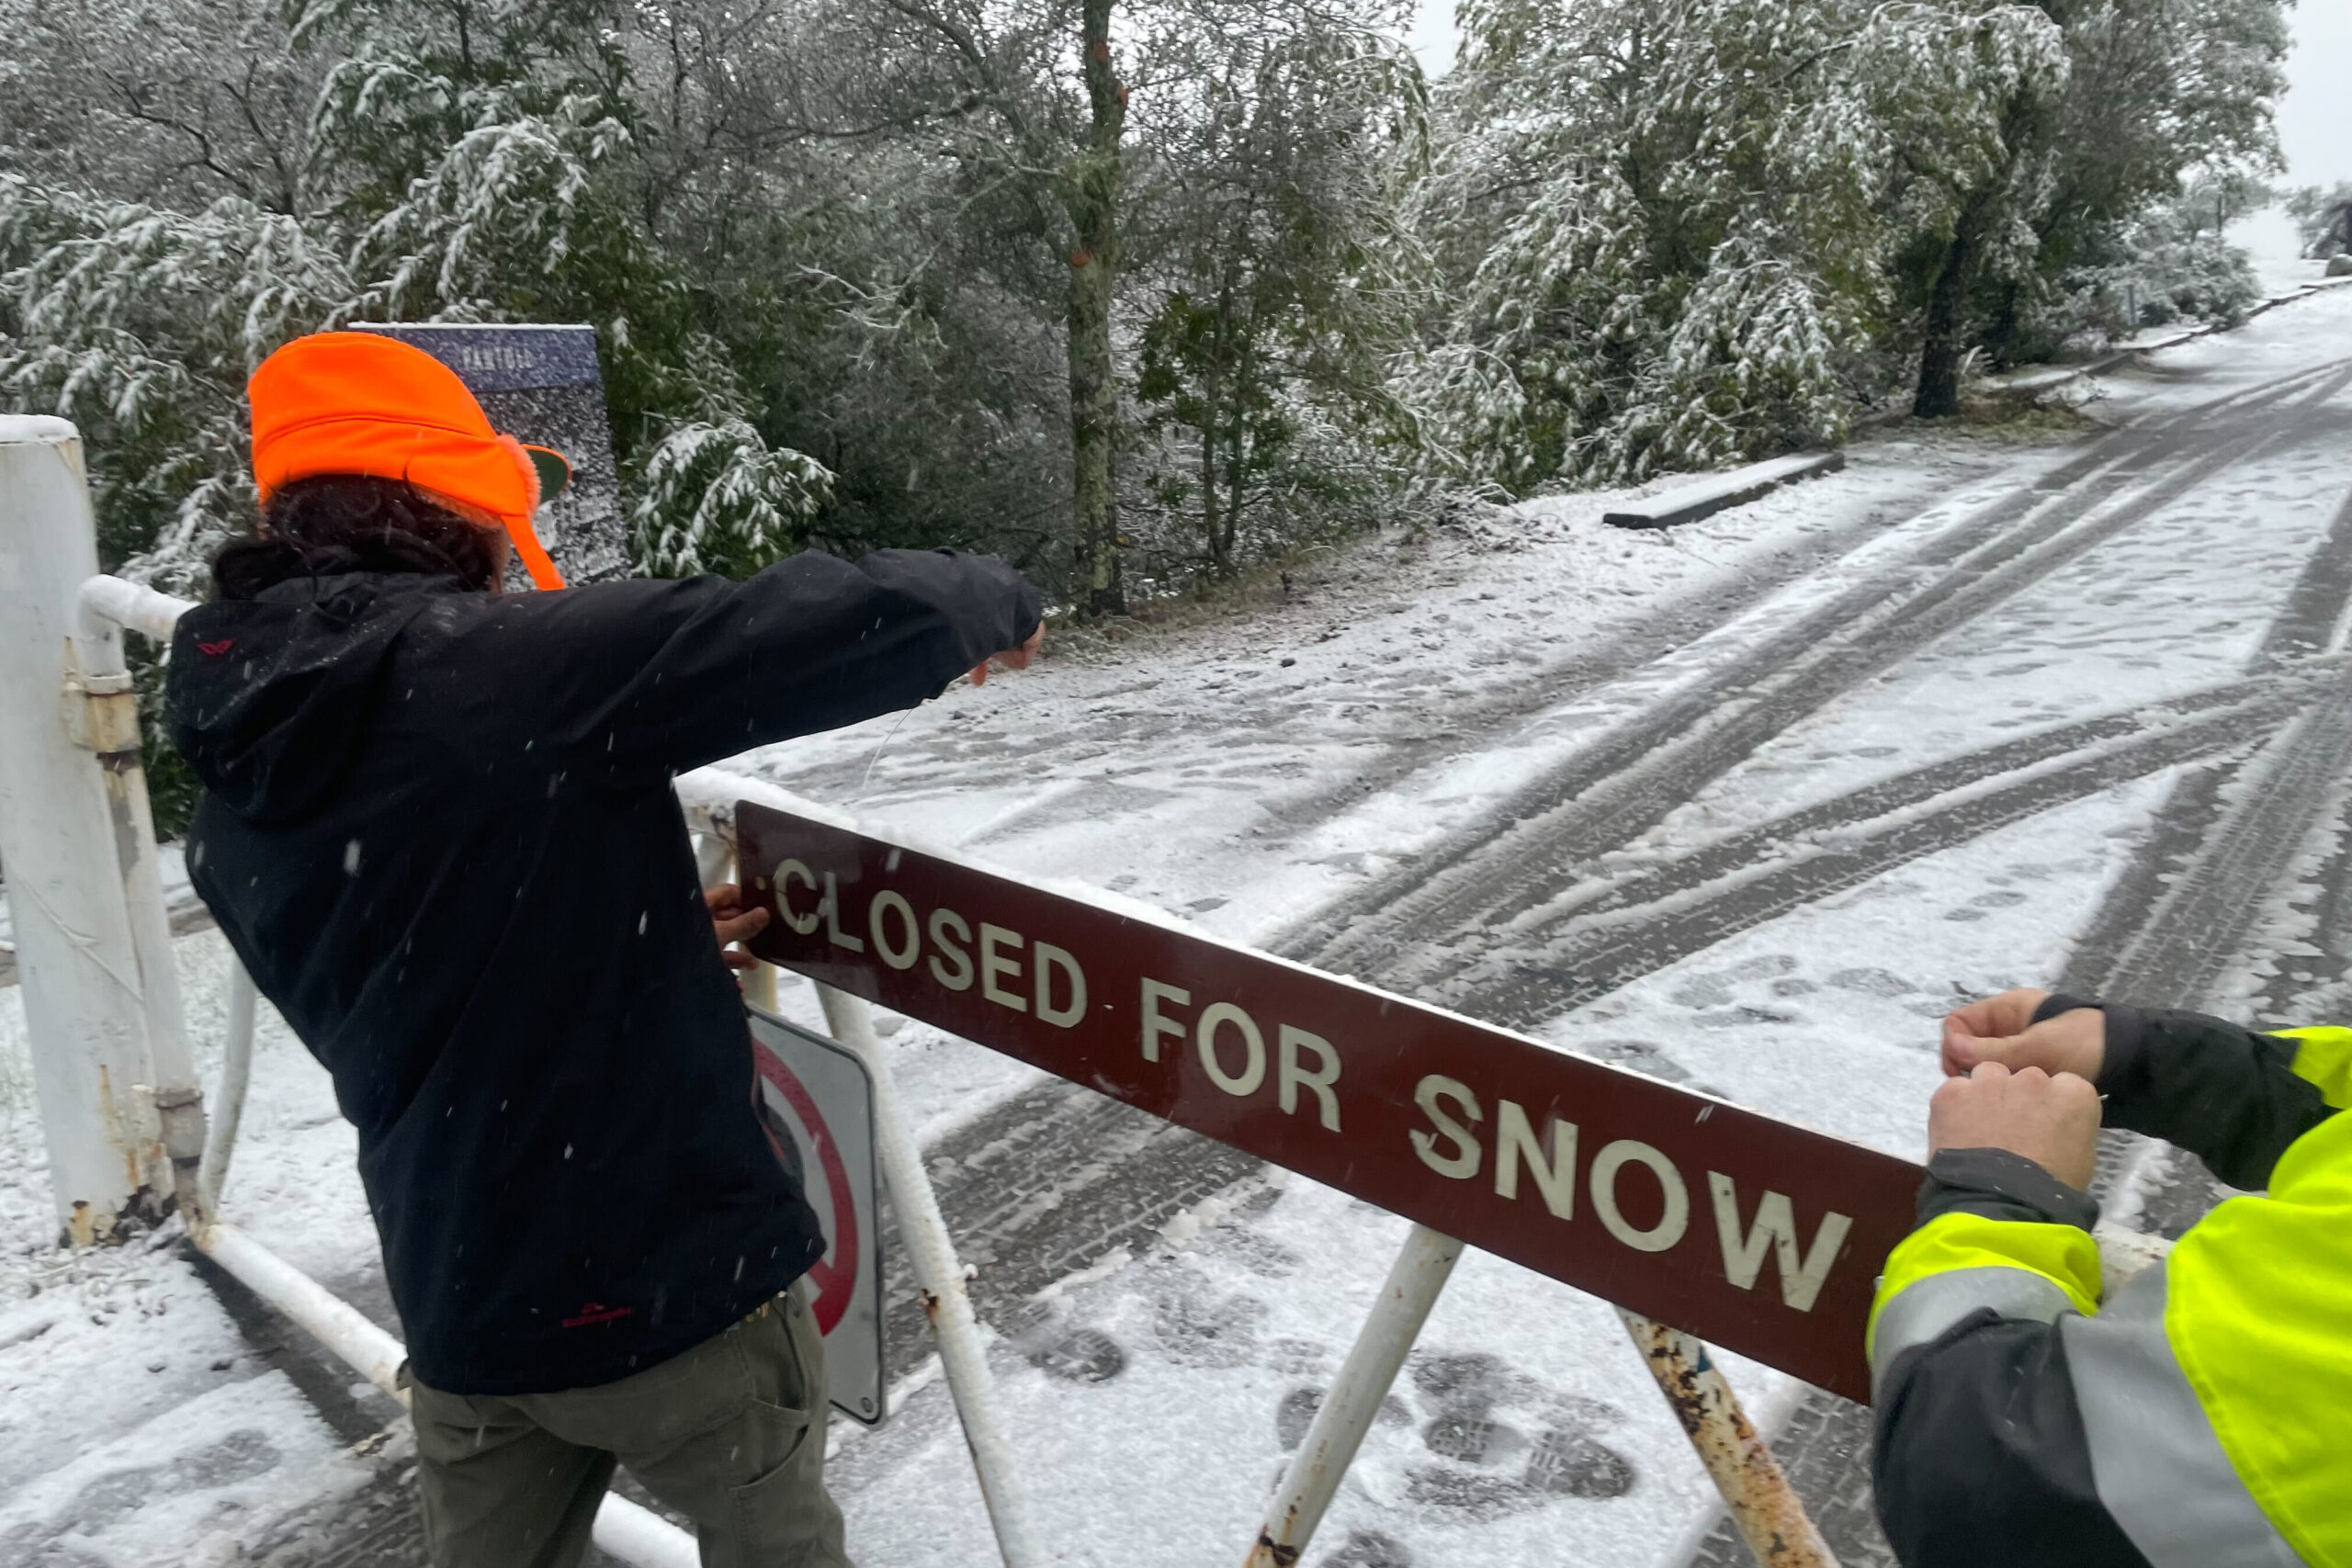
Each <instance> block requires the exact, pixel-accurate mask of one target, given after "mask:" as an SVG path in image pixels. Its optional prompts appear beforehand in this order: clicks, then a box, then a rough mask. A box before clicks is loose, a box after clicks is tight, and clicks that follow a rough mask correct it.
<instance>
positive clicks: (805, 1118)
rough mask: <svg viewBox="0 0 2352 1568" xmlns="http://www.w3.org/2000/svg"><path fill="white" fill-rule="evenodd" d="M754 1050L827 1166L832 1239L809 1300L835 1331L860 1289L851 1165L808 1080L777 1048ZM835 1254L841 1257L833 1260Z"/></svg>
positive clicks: (826, 1330) (812, 1275) (813, 1270)
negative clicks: (802, 1078)
mask: <svg viewBox="0 0 2352 1568" xmlns="http://www.w3.org/2000/svg"><path fill="white" fill-rule="evenodd" d="M752 1055H754V1056H756V1057H758V1058H759V1064H760V1076H761V1077H763V1078H765V1079H767V1081H768V1082H770V1083H772V1084H774V1085H775V1090H776V1092H777V1093H778V1094H781V1095H782V1096H784V1100H785V1103H786V1104H787V1105H789V1106H791V1107H792V1113H793V1114H794V1115H795V1116H797V1117H798V1118H799V1119H800V1125H801V1126H802V1127H804V1128H806V1129H807V1130H808V1133H809V1141H810V1142H811V1143H813V1144H815V1145H817V1163H818V1164H819V1165H820V1166H821V1167H823V1168H824V1172H825V1191H826V1194H827V1195H828V1196H829V1197H830V1198H831V1201H832V1203H831V1206H832V1211H833V1239H832V1245H831V1247H827V1248H826V1250H825V1256H824V1257H822V1258H819V1259H818V1260H817V1261H816V1262H815V1263H814V1264H812V1265H811V1266H810V1267H809V1284H810V1285H811V1286H812V1287H813V1288H814V1289H815V1291H816V1292H817V1299H816V1300H815V1301H814V1302H813V1303H810V1309H811V1310H812V1311H814V1312H815V1313H816V1314H817V1332H818V1333H820V1334H831V1332H832V1331H833V1325H835V1324H837V1323H839V1322H840V1321H841V1320H842V1314H843V1313H846V1312H847V1311H849V1302H850V1297H852V1296H853V1295H854V1294H856V1293H857V1258H858V1251H857V1242H858V1236H857V1204H856V1203H855V1202H854V1201H853V1200H852V1199H851V1197H850V1191H849V1167H848V1165H847V1163H846V1162H844V1161H843V1160H842V1151H841V1145H838V1144H836V1143H835V1142H834V1141H833V1130H832V1129H831V1127H828V1126H826V1125H825V1118H824V1117H823V1116H822V1115H821V1114H820V1112H819V1111H818V1110H817V1100H816V1097H815V1096H813V1095H811V1094H810V1093H809V1089H808V1086H807V1085H805V1084H803V1083H802V1082H801V1081H800V1079H799V1077H798V1076H797V1075H796V1074H795V1073H794V1072H793V1070H792V1069H791V1068H790V1067H787V1066H785V1065H784V1064H783V1063H782V1062H781V1061H779V1060H777V1059H776V1056H775V1053H774V1052H772V1051H763V1050H754V1051H753V1052H752ZM802 1196H803V1197H806V1196H807V1194H806V1193H803V1194H802ZM835 1258H840V1259H841V1261H839V1262H835V1261H834V1259H835Z"/></svg>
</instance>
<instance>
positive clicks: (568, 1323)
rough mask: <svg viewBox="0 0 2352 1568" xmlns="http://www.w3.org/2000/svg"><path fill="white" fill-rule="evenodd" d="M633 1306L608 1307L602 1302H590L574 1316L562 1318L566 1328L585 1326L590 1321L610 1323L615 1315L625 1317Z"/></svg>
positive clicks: (632, 1309) (633, 1309)
mask: <svg viewBox="0 0 2352 1568" xmlns="http://www.w3.org/2000/svg"><path fill="white" fill-rule="evenodd" d="M636 1310H637V1309H636V1308H635V1307H608V1306H606V1305H605V1303H602V1302H590V1303H587V1304H586V1305H584V1306H582V1308H581V1309H580V1313H579V1315H578V1316H576V1317H567V1318H565V1319H564V1320H563V1325H564V1326H565V1327H566V1328H585V1327H586V1326H587V1325H590V1324H592V1323H610V1322H612V1321H613V1319H615V1318H616V1317H627V1316H628V1314H631V1313H633V1312H635V1311H636Z"/></svg>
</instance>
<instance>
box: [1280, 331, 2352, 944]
mask: <svg viewBox="0 0 2352 1568" xmlns="http://www.w3.org/2000/svg"><path fill="white" fill-rule="evenodd" d="M2347 382H2352V370H2346V369H2344V368H2343V367H2338V366H2331V367H2324V369H2323V370H2322V371H2321V372H2307V373H2303V374H2300V375H2298V376H2295V377H2290V378H2284V379H2283V380H2281V381H2278V382H2275V383H2272V384H2271V385H2270V386H2269V387H2267V388H2265V389H2260V391H2259V392H2254V393H2248V394H2245V395H2244V396H2243V397H2241V398H2239V399H2237V400H2235V401H2233V402H2232V404H2231V407H2230V410H2229V411H2228V412H2230V413H2231V414H2232V415H2233V417H2232V418H2231V419H2230V420H2229V421H2227V422H2226V423H2224V424H2223V425H2222V427H2221V428H2218V429H2211V430H2199V431H2198V432H2196V433H2195V434H2192V435H2191V436H2189V437H2188V439H2187V441H2186V442H2185V444H2182V445H2176V446H2171V447H2170V448H2169V449H2167V443H2166V437H2168V436H2169V435H2171V434H2172V433H2173V430H2174V428H2175V427H2174V426H2173V425H2172V424H2166V425H2164V426H2158V427H2154V428H2150V429H2133V430H2128V431H2124V432H2120V433H2118V434H2116V435H2113V436H2109V437H2107V438H2105V439H2103V440H2102V441H2100V442H2099V443H2098V446H2095V447H2094V449H2093V450H2092V451H2091V452H2090V453H2087V454H2086V455H2085V456H2084V457H2081V458H2078V459H2076V460H2075V462H2074V463H2072V464H2069V465H2067V466H2066V467H2064V468H2061V469H2059V470H2057V471H2055V472H2054V473H2052V474H2051V475H2049V476H2046V477H2045V478H2044V479H2041V480H2039V481H2037V482H2036V483H2034V484H2031V485H2029V486H2025V487H2022V488H2021V489H2020V490H2018V491H2015V492H2013V493H2012V494H2011V495H2009V496H2007V497H2006V498H2004V499H2003V500H2001V501H1999V502H1995V503H1993V504H1992V505H1990V506H1988V507H1985V508H1983V509H1981V510H1980V511H1978V512H1977V513H1975V514H1973V516H1971V517H1969V518H1968V519H1966V520H1964V521H1963V522H1962V523H1961V524H1959V525H1955V526H1954V527H1952V528H1951V529H1948V530H1946V531H1945V532H1944V533H1943V534H1941V535H1939V536H1937V537H1935V538H1934V539H1931V540H1928V541H1927V542H1925V543H1924V544H1922V545H1921V546H1920V547H1917V549H1915V550H1914V551H1913V552H1912V553H1911V555H1910V556H1909V558H1906V559H1905V561H1904V562H1902V563H1901V564H1900V565H1898V566H1896V567H1895V568H1894V569H1892V570H1887V571H1884V572H1882V573H1881V574H1879V575H1878V576H1876V577H1875V578H1873V579H1871V580H1870V581H1865V582H1863V583H1860V584H1857V585H1856V586H1854V587H1852V588H1850V589H1848V590H1847V591H1846V592H1842V593H1840V594H1838V595H1837V596H1836V597H1835V598H1833V599H1832V600H1831V601H1830V602H1829V603H1827V604H1824V605H1821V606H1818V607H1816V608H1815V609H1814V610H1813V611H1811V612H1809V613H1807V614H1806V615H1804V616H1802V617H1800V618H1799V619H1798V620H1797V621H1796V622H1795V623H1794V624H1792V626H1788V627H1786V628H1784V629H1782V630H1781V631H1779V632H1776V633H1774V634H1772V635H1770V636H1769V637H1766V638H1765V639H1764V640H1763V642H1762V643H1761V644H1760V645H1759V646H1758V648H1756V649H1753V650H1752V651H1751V652H1750V654H1749V656H1748V657H1747V659H1746V660H1744V661H1743V665H1742V669H1743V671H1744V672H1745V673H1744V674H1743V675H1742V677H1741V678H1740V680H1739V682H1738V683H1737V684H1736V685H1726V684H1724V683H1722V682H1695V683H1693V684H1692V685H1691V686H1690V687H1688V688H1686V689H1685V690H1683V691H1682V692H1680V693H1679V694H1675V695H1673V696H1670V697H1668V698H1667V699H1666V700H1665V701H1663V702H1661V703H1658V704H1656V705H1652V706H1651V707H1649V708H1647V709H1645V710H1644V711H1642V712H1640V713H1638V714H1636V715H1634V716H1633V717H1631V718H1630V719H1628V720H1627V721H1625V722H1624V723H1623V724H1622V725H1621V726H1620V727H1619V728H1617V730H1616V731H1615V732H1614V733H1612V734H1611V735H1609V736H1607V737H1605V738H1603V739H1601V740H1600V741H1599V742H1598V743H1597V744H1595V745H1593V746H1591V747H1589V748H1587V749H1585V750H1582V751H1581V752H1579V753H1578V754H1577V755H1576V756H1575V757H1574V758H1572V759H1571V760H1569V761H1567V763H1566V765H1564V766H1563V767H1562V768H1560V769H1559V770H1558V771H1556V772H1555V773H1553V774H1551V775H1550V776H1549V777H1547V778H1545V779H1544V780H1542V781H1540V782H1539V783H1537V784H1533V785H1532V786H1530V787H1529V788H1527V789H1525V790H1522V791H1521V793H1520V794H1519V795H1517V796H1516V797H1514V798H1513V799H1512V800H1511V801H1510V802H1509V803H1508V804H1507V805H1506V806H1505V807H1502V808H1501V809H1500V810H1498V811H1497V812H1495V813H1492V814H1490V815H1489V816H1488V817H1487V818H1485V819H1484V820H1483V821H1482V822H1481V823H1479V824H1478V825H1477V826H1476V827H1474V828H1472V829H1468V830H1467V831H1465V832H1464V833H1463V834H1461V835H1458V836H1457V837H1456V839H1455V840H1453V842H1452V843H1449V844H1446V845H1444V846H1442V847H1441V848H1439V849H1436V850H1433V851H1431V852H1426V853H1424V854H1422V855H1421V856H1419V858H1418V859H1417V860H1416V861H1415V862H1414V863H1413V864H1412V865H1410V866H1408V867H1407V868H1405V869H1403V870H1401V871H1399V872H1397V874H1392V875H1390V876H1388V877H1385V878H1384V879H1382V880H1380V881H1379V882H1377V883H1375V884H1374V885H1373V886H1370V887H1367V888H1365V889H1363V891H1361V892H1360V893H1358V894H1356V895H1354V896H1352V897H1350V898H1348V899H1346V900H1344V901H1343V902H1342V903H1340V905H1338V906H1336V907H1334V908H1331V909H1329V910H1327V911H1325V912H1324V913H1323V914H1322V915H1320V916H1318V917H1317V919H1314V920H1313V921H1311V922H1309V923H1308V924H1307V925H1306V927H1305V928H1304V929H1303V930H1301V931H1299V932H1298V933H1296V935H1295V937H1294V938H1293V939H1292V940H1290V941H1286V942H1283V943H1282V944H1281V947H1280V950H1281V951H1284V952H1286V953H1290V954H1291V955H1293V956H1297V957H1300V958H1303V959H1305V960H1306V962H1309V963H1312V964H1317V966H1319V967H1323V968H1330V969H1338V970H1340V971H1342V972H1346V973H1353V974H1358V975H1362V976H1365V977H1366V978H1370V979H1376V980H1378V981H1379V982H1381V983H1382V984H1385V985H1387V986H1390V987H1397V988H1401V989H1407V990H1414V989H1423V988H1430V987H1437V986H1440V985H1442V983H1443V982H1444V981H1446V980H1448V979H1451V978H1453V976H1456V975H1458V974H1460V973H1461V972H1462V970H1463V969H1464V967H1465V966H1466V965H1467V964H1469V963H1472V962H1475V961H1476V957H1477V953H1476V949H1475V942H1476V934H1477V933H1479V932H1480V931H1483V930H1485V929H1487V928H1490V927H1493V926H1496V925H1498V924H1499V923H1501V922H1504V921H1508V920H1509V919H1512V918H1513V917H1515V916H1517V915H1519V914H1521V913H1522V912H1524V911H1525V910H1527V909H1529V908H1534V907H1535V906H1537V905H1539V904H1541V903H1542V902H1543V901H1544V900H1545V899H1547V898H1549V897H1551V896H1552V895H1553V893H1554V892H1555V890H1556V889H1557V888H1558V887H1559V886H1562V885H1563V884H1564V883H1566V882H1569V881H1571V880H1574V879H1575V878H1577V875H1578V874H1580V873H1581V872H1583V871H1585V870H1586V869H1587V868H1589V867H1590V866H1592V865H1593V864H1594V863H1596V862H1597V861H1598V860H1599V859H1600V856H1602V855H1603V854H1605V853H1607V852H1609V851H1611V850H1613V849H1616V848H1618V847H1620V846H1622V845H1624V844H1627V843H1630V842H1631V841H1633V840H1634V839H1636V838H1638V837H1639V836H1640V835H1641V834H1642V833H1643V832H1645V831H1646V830H1647V829H1650V828H1652V827H1654V826H1656V825H1657V823H1658V822H1659V821H1661V820H1662V819H1663V818H1665V817H1666V816H1667V815H1668V813H1670V812H1671V811H1673V810H1674V809H1675V808H1676V807H1679V806H1682V805H1684V804H1686V803H1687V802H1689V801H1690V800H1691V799H1692V798H1693V797H1695V796H1696V795H1698V794H1699V793H1700V791H1701V790H1702V789H1703V788H1704V787H1705V786H1706V785H1707V784H1711V783H1713V781H1714V780H1716V779H1718V778H1720V777H1722V776H1723V775H1724V774H1725V773H1729V772H1731V771H1732V769H1734V768H1735V767H1736V766H1737V765H1738V764H1739V763H1740V762H1742V761H1746V760H1747V758H1748V757H1749V756H1751V755H1752V754H1753V753H1754V752H1755V751H1756V750H1758V748H1759V747H1761V746H1762V745H1764V744H1765V743H1766V742H1767V741H1769V740H1770V739H1774V738H1776V737H1777V736H1779V735H1780V734H1781V733H1782V732H1783V731H1785V730H1787V729H1789V728H1792V727H1793V726H1795V725H1796V724H1798V723H1800V722H1802V721H1803V720H1804V719H1806V718H1808V717H1810V716H1813V715H1814V714H1815V713H1817V712H1819V711H1820V710H1821V709H1822V708H1824V707H1826V705H1828V704H1829V703H1831V702H1832V701H1833V700H1835V699H1836V698H1838V697H1839V696H1841V695H1843V694H1846V693H1848V692H1849V691H1851V690H1853V689H1854V688H1855V687H1856V686H1858V685H1860V683H1861V682H1864V681H1865V680H1867V679H1869V678H1870V677H1871V676H1873V675H1876V674H1878V673H1879V672H1881V671H1883V670H1885V669H1887V668H1888V667H1890V666H1892V665H1894V664H1895V663H1896V662H1898V661H1899V660H1903V659H1905V658H1906V657H1908V656H1910V655H1911V654H1913V653H1915V652H1917V650H1918V649H1919V648H1920V647H1921V646H1922V645H1924V644H1925V643H1927V642H1928V641H1930V640H1932V639H1934V638H1936V637H1941V636H1944V635H1946V634H1948V633H1950V632H1951V631H1953V630H1955V629H1957V628H1958V627H1960V626H1963V625H1965V624H1966V623H1967V622H1969V621H1971V620H1973V619H1974V618H1975V617H1977V616H1978V615H1983V614H1984V613H1985V612H1986V611H1987V610H1990V609H1992V608H1994V607H1995V606H1996V605H1997V604H2001V603H2002V602H2004V601H2006V600H2007V599H2008V598H2009V597H2011V596H2012V595H2014V594H2016V593H2017V592H2020V591H2021V590H2023V589H2025V588H2026V587H2028V586H2030V584H2031V583H2033V582H2034V581H2038V580H2039V579H2041V577H2043V576H2045V575H2047V574H2048V573H2049V572H2051V571H2052V570H2056V569H2057V568H2059V567H2061V566H2064V565H2065V564H2066V563H2068V562H2070V561H2072V560H2074V559H2075V558H2078V557H2080V556H2081V555H2082V554H2084V553H2085V552H2086V551H2087V550H2089V549H2090V548H2092V547H2094V546H2096V545H2098V544H2100V543H2103V542H2105V541H2106V540H2108V539H2109V538H2111V537H2113V536H2116V535H2118V534H2120V533H2121V532H2123V531H2124V530H2125V529H2127V528H2129V527H2131V525H2133V524H2135V523H2137V522H2139V521H2141V520H2142V519H2143V517H2144V516H2146V515H2147V514H2148V513H2153V512H2154V511H2156V510H2158V509H2159V508H2161V507H2163V506H2165V505H2166V504H2169V503H2170V502H2173V501H2175V500H2177V499H2178V498H2179V497H2180V496H2182V495H2184V494H2186V493H2187V492H2188V491H2190V490H2191V489H2193V488H2195V487H2196V486H2197V485H2199V483H2202V482H2205V481H2207V480H2209V479H2211V478H2212V477H2214V475H2216V474H2217V473H2219V472H2220V471H2222V469H2225V468H2229V467H2231V466H2233V465H2234V464H2237V463H2239V462H2242V461H2244V460H2245V459H2246V458H2248V457H2253V456H2255V455H2256V454H2257V453H2259V452H2261V451H2263V450H2265V449H2267V448H2268V447H2271V446H2277V445H2279V444H2281V443H2283V442H2285V441H2287V440H2289V439H2291V436H2292V426H2291V425H2288V426H2281V425H2280V424H2278V423H2275V422H2266V421H2265V420H2264V419H2263V418H2262V417H2261V416H2263V415H2264V414H2265V413H2267V411H2268V410H2269V409H2271V408H2272V407H2273V406H2275V405H2277V404H2278V403H2282V402H2285V401H2287V400H2290V399H2291V398H2294V397H2295V396H2297V395H2298V394H2300V393H2301V392H2304V391H2306V390H2308V389H2316V391H2317V396H2316V398H2315V399H2314V400H2315V401H2319V402H2324V401H2325V400H2326V399H2327V398H2329V397H2332V396H2333V395H2334V394H2335V392H2336V391H2338V390H2340V389H2342V388H2343V387H2344V386H2345V385H2346V383H2347ZM1431 866H1433V867H1435V869H1434V870H1425V869H1423V868H1424V867H1431ZM1433 938H1434V939H1437V940H1439V941H1443V940H1445V939H1448V938H1451V939H1453V940H1454V941H1455V942H1467V943H1468V944H1469V945H1465V946H1463V947H1457V948H1455V949H1453V950H1451V951H1448V950H1445V949H1440V948H1432V947H1431V946H1430V945H1429V944H1430V941H1431V939H1433Z"/></svg>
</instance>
